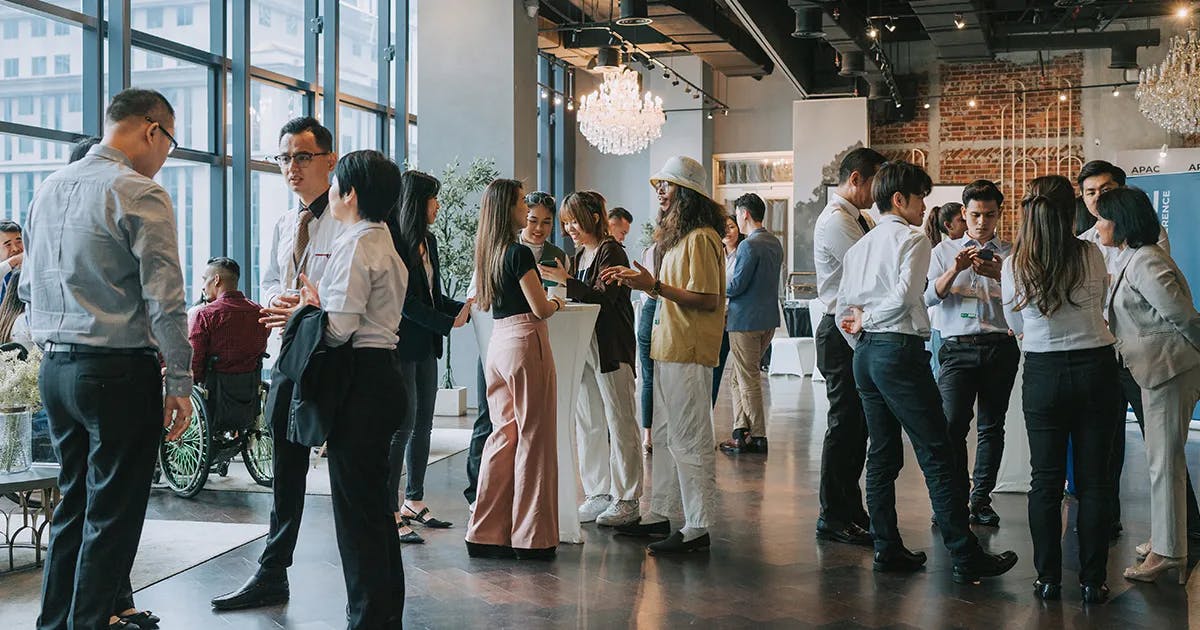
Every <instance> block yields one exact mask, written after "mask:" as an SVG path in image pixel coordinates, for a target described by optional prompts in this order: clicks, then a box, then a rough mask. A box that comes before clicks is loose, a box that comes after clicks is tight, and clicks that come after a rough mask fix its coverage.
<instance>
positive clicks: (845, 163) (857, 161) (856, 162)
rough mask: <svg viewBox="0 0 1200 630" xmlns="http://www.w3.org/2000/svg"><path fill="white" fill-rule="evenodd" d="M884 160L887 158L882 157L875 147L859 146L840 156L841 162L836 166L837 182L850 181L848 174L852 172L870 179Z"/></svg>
mask: <svg viewBox="0 0 1200 630" xmlns="http://www.w3.org/2000/svg"><path fill="white" fill-rule="evenodd" d="M884 162H887V158H885V157H883V154H882V153H880V152H878V151H876V150H875V149H868V148H867V147H859V148H857V149H855V150H853V151H851V152H849V153H847V154H846V157H844V158H842V164H841V166H840V167H839V168H838V183H839V184H845V183H846V182H848V181H850V176H851V175H853V174H854V173H858V174H859V176H861V177H862V178H863V179H870V178H872V177H874V176H875V171H876V170H878V169H879V167H880V166H881V165H882V164H883V163H884Z"/></svg>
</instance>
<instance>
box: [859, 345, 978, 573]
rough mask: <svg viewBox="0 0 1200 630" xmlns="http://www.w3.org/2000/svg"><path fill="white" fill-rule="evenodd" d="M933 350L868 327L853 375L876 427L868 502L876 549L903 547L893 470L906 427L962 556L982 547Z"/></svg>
mask: <svg viewBox="0 0 1200 630" xmlns="http://www.w3.org/2000/svg"><path fill="white" fill-rule="evenodd" d="M929 358H930V357H929V352H927V351H926V350H925V340H924V339H921V338H920V337H917V336H916V335H900V334H889V333H885V334H878V333H876V334H871V333H867V334H864V335H863V338H862V340H861V341H859V342H858V347H857V348H856V350H855V352H854V377H855V380H856V382H857V383H858V391H859V394H861V395H862V403H863V410H864V411H865V412H866V416H867V429H868V431H869V432H870V435H871V448H870V450H868V451H867V510H868V511H869V512H870V515H871V534H872V535H873V536H874V538H875V550H876V551H879V552H883V553H889V552H896V551H899V550H900V549H901V548H902V546H903V544H904V543H903V541H902V539H901V536H900V528H899V526H898V525H897V522H896V521H897V519H896V478H897V477H898V476H899V475H900V469H901V468H902V467H903V466H904V440H903V437H902V436H901V430H903V431H904V432H905V433H907V434H908V439H909V441H910V442H912V448H913V452H914V453H915V454H916V456H917V465H918V466H920V467H921V472H922V473H923V474H924V475H925V486H926V488H928V490H929V501H930V503H931V504H932V506H933V515H934V518H935V519H936V520H937V524H938V529H939V530H941V533H942V542H943V543H944V544H945V545H946V548H947V549H949V550H950V555H951V556H953V557H954V559H955V561H958V562H962V561H965V560H968V559H970V558H972V557H973V556H975V555H977V554H978V553H979V551H980V549H979V541H978V540H977V539H976V538H975V534H973V533H972V532H971V528H970V526H969V522H968V516H969V513H968V511H967V483H966V475H967V471H966V469H964V468H962V467H961V466H958V465H956V462H955V454H954V453H955V447H954V441H953V439H952V438H951V437H950V431H949V428H948V426H947V424H946V417H945V415H944V414H943V412H942V399H941V396H940V395H939V393H938V389H937V383H935V382H934V381H933V371H932V370H931V369H930V367H929Z"/></svg>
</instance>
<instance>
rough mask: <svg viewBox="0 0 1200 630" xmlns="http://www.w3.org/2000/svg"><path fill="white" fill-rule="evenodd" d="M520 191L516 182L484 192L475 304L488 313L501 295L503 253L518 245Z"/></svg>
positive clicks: (477, 240)
mask: <svg viewBox="0 0 1200 630" xmlns="http://www.w3.org/2000/svg"><path fill="white" fill-rule="evenodd" d="M521 187H522V185H521V182H519V181H517V180H515V179H497V180H495V181H493V182H492V183H490V184H488V185H487V188H486V189H484V191H483V201H482V202H481V203H480V206H479V230H478V232H476V234H475V303H476V304H478V305H479V308H480V309H482V310H485V311H490V310H491V309H492V305H493V304H495V302H496V298H497V297H498V296H499V295H500V280H501V276H502V275H503V272H504V253H505V252H506V251H508V248H509V246H510V245H513V244H515V243H516V242H517V230H519V229H520V227H521V226H519V225H517V224H516V222H515V221H514V220H513V208H515V207H517V204H518V203H520V202H521Z"/></svg>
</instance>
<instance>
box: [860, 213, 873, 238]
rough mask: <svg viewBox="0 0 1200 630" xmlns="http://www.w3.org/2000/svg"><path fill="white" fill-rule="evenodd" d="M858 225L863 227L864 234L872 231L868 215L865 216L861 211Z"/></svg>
mask: <svg viewBox="0 0 1200 630" xmlns="http://www.w3.org/2000/svg"><path fill="white" fill-rule="evenodd" d="M858 225H859V226H860V227H862V230H863V234H866V233H867V232H870V231H871V226H870V225H869V224H868V223H867V217H864V216H863V215H862V214H861V213H860V214H859V215H858Z"/></svg>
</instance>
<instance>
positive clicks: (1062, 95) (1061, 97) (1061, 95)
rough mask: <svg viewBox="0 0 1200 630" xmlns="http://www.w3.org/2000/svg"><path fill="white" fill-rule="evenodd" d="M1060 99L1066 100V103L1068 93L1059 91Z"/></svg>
mask: <svg viewBox="0 0 1200 630" xmlns="http://www.w3.org/2000/svg"><path fill="white" fill-rule="evenodd" d="M1058 100H1060V101H1062V102H1064V103H1065V102H1066V101H1067V95H1066V94H1065V93H1063V92H1059V93H1058Z"/></svg>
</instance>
